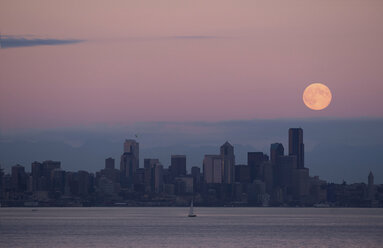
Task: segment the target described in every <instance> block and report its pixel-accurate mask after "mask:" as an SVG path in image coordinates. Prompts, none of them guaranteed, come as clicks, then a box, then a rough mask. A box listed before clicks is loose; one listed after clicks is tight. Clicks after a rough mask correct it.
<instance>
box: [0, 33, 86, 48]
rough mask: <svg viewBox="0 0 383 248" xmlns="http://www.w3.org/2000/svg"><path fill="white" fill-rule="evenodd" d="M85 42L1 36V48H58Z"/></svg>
mask: <svg viewBox="0 0 383 248" xmlns="http://www.w3.org/2000/svg"><path fill="white" fill-rule="evenodd" d="M79 42H83V40H61V39H27V38H24V37H12V36H1V37H0V48H15V47H30V46H57V45H68V44H75V43H79Z"/></svg>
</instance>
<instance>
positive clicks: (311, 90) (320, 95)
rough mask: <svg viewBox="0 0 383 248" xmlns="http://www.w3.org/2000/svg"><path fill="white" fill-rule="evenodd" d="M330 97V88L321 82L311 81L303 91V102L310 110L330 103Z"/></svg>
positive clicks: (319, 108) (318, 108)
mask: <svg viewBox="0 0 383 248" xmlns="http://www.w3.org/2000/svg"><path fill="white" fill-rule="evenodd" d="M331 99H332V95H331V91H330V89H329V88H328V87H327V86H326V85H324V84H321V83H313V84H310V85H309V86H307V87H306V89H305V90H304V92H303V102H304V103H305V105H306V106H307V107H308V108H309V109H312V110H322V109H325V108H327V107H328V105H330V102H331Z"/></svg>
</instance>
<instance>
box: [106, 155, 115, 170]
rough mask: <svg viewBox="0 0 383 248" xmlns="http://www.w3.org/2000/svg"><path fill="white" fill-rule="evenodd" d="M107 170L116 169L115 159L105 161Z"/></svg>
mask: <svg viewBox="0 0 383 248" xmlns="http://www.w3.org/2000/svg"><path fill="white" fill-rule="evenodd" d="M105 169H114V159H113V158H107V159H105Z"/></svg>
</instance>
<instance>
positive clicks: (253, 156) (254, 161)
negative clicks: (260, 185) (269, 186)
mask: <svg viewBox="0 0 383 248" xmlns="http://www.w3.org/2000/svg"><path fill="white" fill-rule="evenodd" d="M268 160H269V157H268V156H267V155H266V154H263V152H248V153H247V165H248V166H249V167H250V181H251V182H252V181H253V180H255V179H257V180H263V162H265V161H268Z"/></svg>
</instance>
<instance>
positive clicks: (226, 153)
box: [220, 141, 235, 184]
mask: <svg viewBox="0 0 383 248" xmlns="http://www.w3.org/2000/svg"><path fill="white" fill-rule="evenodd" d="M220 154H221V156H222V161H223V163H222V182H223V183H228V184H230V183H234V179H235V177H234V173H235V171H234V165H235V156H234V147H233V146H232V145H231V144H230V143H229V142H227V141H226V142H225V144H223V145H222V146H221V148H220Z"/></svg>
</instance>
